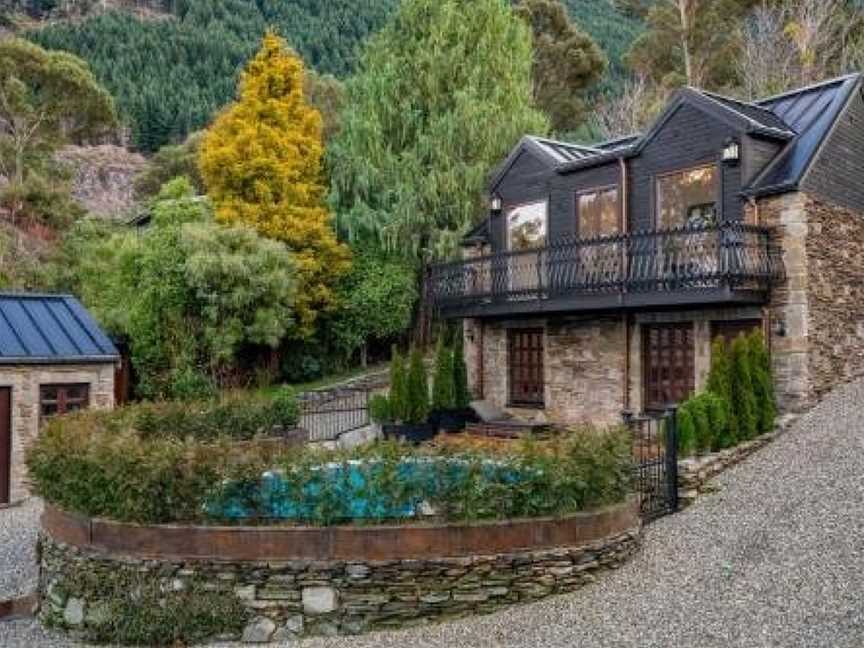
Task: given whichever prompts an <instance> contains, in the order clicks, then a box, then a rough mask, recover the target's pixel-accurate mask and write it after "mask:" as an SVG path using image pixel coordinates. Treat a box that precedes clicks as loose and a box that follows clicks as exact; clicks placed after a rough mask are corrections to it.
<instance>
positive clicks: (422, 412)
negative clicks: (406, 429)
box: [405, 348, 429, 424]
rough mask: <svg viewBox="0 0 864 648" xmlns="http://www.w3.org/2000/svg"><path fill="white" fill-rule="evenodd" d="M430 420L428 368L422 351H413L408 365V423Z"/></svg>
mask: <svg viewBox="0 0 864 648" xmlns="http://www.w3.org/2000/svg"><path fill="white" fill-rule="evenodd" d="M428 418H429V382H428V380H427V379H426V366H425V365H424V364H423V354H422V353H421V352H420V349H416V348H415V349H413V350H412V351H411V360H410V362H409V365H408V412H407V416H406V417H405V419H406V421H407V422H408V423H414V424H420V423H425V422H426V419H428Z"/></svg>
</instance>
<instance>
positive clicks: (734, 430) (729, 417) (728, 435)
mask: <svg viewBox="0 0 864 648" xmlns="http://www.w3.org/2000/svg"><path fill="white" fill-rule="evenodd" d="M706 388H707V389H708V391H710V392H712V393H714V394H716V395H717V396H718V397H720V398H721V399H722V401H723V404H724V406H725V407H726V426H725V427H724V429H723V437H722V438H720V439H719V440H718V445H719V446H720V447H724V448H725V447H729V446H732V445H735V443H736V441H737V439H738V437H739V433H738V417H737V416H736V412H735V411H734V409H733V403H732V361H731V358H730V356H729V349H728V347H727V345H726V342H725V341H724V340H723V338H720V337H718V338H716V339H715V340H714V342H713V343H712V344H711V370H710V372H709V373H708V383H707V385H706Z"/></svg>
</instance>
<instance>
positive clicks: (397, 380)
mask: <svg viewBox="0 0 864 648" xmlns="http://www.w3.org/2000/svg"><path fill="white" fill-rule="evenodd" d="M390 415H391V416H392V417H393V419H394V420H395V421H405V420H406V419H407V418H408V377H407V375H406V373H405V360H404V358H403V357H402V355H401V354H400V353H399V350H398V349H397V348H396V347H393V359H392V360H391V361H390Z"/></svg>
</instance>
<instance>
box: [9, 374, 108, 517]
mask: <svg viewBox="0 0 864 648" xmlns="http://www.w3.org/2000/svg"><path fill="white" fill-rule="evenodd" d="M77 383H86V384H88V385H90V407H91V408H94V409H111V408H113V407H114V364H113V363H102V364H68V365H63V364H56V365H9V366H4V367H0V387H11V388H12V484H11V485H12V489H11V501H12V502H16V501H19V500H22V499H24V498H26V497H27V496H28V495H29V494H30V493H29V486H28V483H27V465H26V455H27V449H28V448H29V447H30V445H31V444H32V443H33V441H34V440H35V439H36V436H37V435H38V434H39V386H40V385H53V384H77Z"/></svg>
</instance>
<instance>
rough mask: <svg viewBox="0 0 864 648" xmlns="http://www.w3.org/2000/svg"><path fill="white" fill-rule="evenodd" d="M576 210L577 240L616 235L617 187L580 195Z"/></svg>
mask: <svg viewBox="0 0 864 648" xmlns="http://www.w3.org/2000/svg"><path fill="white" fill-rule="evenodd" d="M577 210H578V212H577V214H578V216H577V217H578V219H579V238H594V237H596V236H610V235H611V234H617V233H618V215H619V210H618V187H606V188H604V189H595V190H592V191H586V192H584V193H580V194H579V196H578V205H577Z"/></svg>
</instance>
